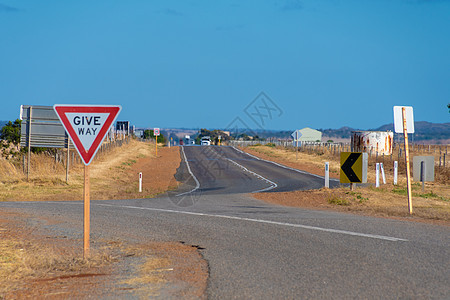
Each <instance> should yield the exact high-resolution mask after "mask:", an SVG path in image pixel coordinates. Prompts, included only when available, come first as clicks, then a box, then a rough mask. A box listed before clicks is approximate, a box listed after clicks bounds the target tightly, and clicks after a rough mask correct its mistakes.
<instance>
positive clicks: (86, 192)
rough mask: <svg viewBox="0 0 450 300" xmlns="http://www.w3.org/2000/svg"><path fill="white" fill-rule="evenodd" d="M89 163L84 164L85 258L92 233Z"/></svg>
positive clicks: (87, 254)
mask: <svg viewBox="0 0 450 300" xmlns="http://www.w3.org/2000/svg"><path fill="white" fill-rule="evenodd" d="M89 173H90V172H89V165H84V193H83V194H84V195H83V198H84V244H83V245H84V258H85V259H86V258H88V257H89V252H90V249H89V235H90V208H91V205H90V189H91V188H90V182H89V175H90V174H89Z"/></svg>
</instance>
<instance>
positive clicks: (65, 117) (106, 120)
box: [53, 104, 122, 165]
mask: <svg viewBox="0 0 450 300" xmlns="http://www.w3.org/2000/svg"><path fill="white" fill-rule="evenodd" d="M53 109H54V110H55V112H56V114H57V115H58V117H59V119H60V120H61V123H62V125H63V127H64V129H65V130H66V132H67V134H68V135H69V137H70V139H71V140H72V142H73V144H74V145H75V148H76V149H77V151H78V154H79V155H80V157H81V158H82V160H83V162H84V164H85V165H89V164H90V163H91V162H92V159H93V158H94V156H95V154H96V153H97V151H98V149H99V147H100V145H101V144H102V142H103V140H104V139H105V137H106V134H107V133H108V130H109V128H110V127H111V125H112V124H113V123H114V121H115V120H116V118H117V116H118V114H119V112H120V110H121V109H122V107H121V106H120V105H66V104H55V105H54V106H53Z"/></svg>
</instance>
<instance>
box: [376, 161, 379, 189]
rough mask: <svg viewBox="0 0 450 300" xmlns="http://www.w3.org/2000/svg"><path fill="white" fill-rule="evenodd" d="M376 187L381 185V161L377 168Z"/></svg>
mask: <svg viewBox="0 0 450 300" xmlns="http://www.w3.org/2000/svg"><path fill="white" fill-rule="evenodd" d="M375 187H380V163H377V164H376V169H375Z"/></svg>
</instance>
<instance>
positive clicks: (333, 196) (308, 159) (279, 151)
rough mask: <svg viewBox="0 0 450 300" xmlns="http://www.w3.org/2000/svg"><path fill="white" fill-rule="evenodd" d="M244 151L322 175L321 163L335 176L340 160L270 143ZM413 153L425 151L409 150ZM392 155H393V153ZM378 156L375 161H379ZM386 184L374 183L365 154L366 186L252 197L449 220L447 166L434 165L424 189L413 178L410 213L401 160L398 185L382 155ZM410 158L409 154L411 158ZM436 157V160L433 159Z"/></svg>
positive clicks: (372, 165)
mask: <svg viewBox="0 0 450 300" xmlns="http://www.w3.org/2000/svg"><path fill="white" fill-rule="evenodd" d="M244 150H245V151H247V152H249V153H251V154H254V155H256V156H259V157H261V158H265V159H269V160H273V161H277V162H279V163H282V164H284V165H288V166H291V167H294V168H297V169H302V170H306V171H308V172H311V173H314V174H317V175H322V176H323V175H324V164H325V162H330V176H331V177H334V178H339V170H340V161H339V156H338V155H333V153H329V152H326V153H324V152H323V151H310V152H309V153H308V152H307V153H304V152H299V153H296V152H295V151H294V150H293V149H288V148H282V147H270V146H260V145H258V146H252V147H248V148H244ZM414 155H427V154H423V153H414V152H413V153H411V157H413V156H414ZM394 157H396V156H394ZM382 159H383V158H382V157H379V158H378V162H380V161H382ZM384 160H385V163H384V165H385V171H386V184H381V186H380V187H379V188H375V187H374V185H375V184H374V183H375V163H376V161H375V158H374V157H371V158H369V167H368V170H369V171H368V182H369V183H371V184H370V185H369V186H366V187H362V186H360V185H358V186H357V188H356V189H355V191H350V190H349V188H346V187H341V188H338V189H332V190H328V189H321V190H318V191H296V192H288V193H261V194H255V197H256V198H258V199H262V200H265V201H268V202H272V203H277V204H283V205H290V206H299V207H309V208H324V209H336V210H340V211H352V212H358V213H362V214H368V215H375V216H384V217H407V218H408V219H414V220H419V221H437V222H439V223H442V224H447V225H449V224H450V186H449V182H450V179H449V175H450V168H449V167H447V168H445V169H443V168H441V169H440V170H439V169H438V168H436V169H437V170H436V176H435V177H436V180H435V182H427V183H426V184H425V190H424V191H422V184H421V183H418V182H413V184H412V192H413V216H412V217H410V216H409V214H408V207H407V196H406V172H405V168H404V164H403V165H402V163H401V162H400V172H399V180H398V185H393V167H391V166H392V164H391V162H390V158H389V157H385V158H384ZM411 160H412V158H411ZM437 161H438V160H437Z"/></svg>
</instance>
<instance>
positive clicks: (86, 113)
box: [53, 104, 122, 258]
mask: <svg viewBox="0 0 450 300" xmlns="http://www.w3.org/2000/svg"><path fill="white" fill-rule="evenodd" d="M53 109H54V111H55V112H56V114H57V115H58V118H59V119H60V121H61V123H62V125H63V127H64V129H65V130H66V132H67V135H68V136H69V137H70V139H71V140H72V142H73V144H74V146H75V149H76V150H77V152H78V154H79V155H80V157H81V160H82V161H83V163H84V188H83V200H84V223H83V224H84V226H83V227H84V238H83V249H84V252H83V256H84V258H87V257H89V254H90V246H89V236H90V180H89V177H90V169H89V165H90V163H91V162H92V160H93V159H94V156H95V154H96V153H97V151H98V149H99V148H100V146H101V144H102V142H103V140H104V139H105V137H106V135H107V133H108V130H109V128H110V127H111V125H112V123H114V121H115V120H116V118H117V116H118V114H119V112H120V110H121V109H122V107H121V106H120V105H111V106H107V105H65V104H55V105H54V106H53Z"/></svg>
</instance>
